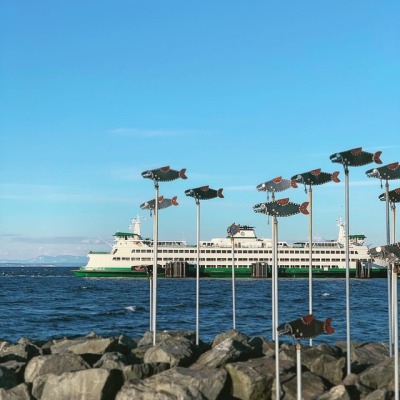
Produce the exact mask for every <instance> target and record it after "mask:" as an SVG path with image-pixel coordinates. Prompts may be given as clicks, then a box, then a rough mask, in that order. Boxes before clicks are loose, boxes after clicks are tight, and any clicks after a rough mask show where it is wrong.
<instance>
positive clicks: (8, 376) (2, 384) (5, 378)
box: [0, 364, 19, 389]
mask: <svg viewBox="0 0 400 400" xmlns="http://www.w3.org/2000/svg"><path fill="white" fill-rule="evenodd" d="M18 383H19V382H18V377H17V375H16V373H15V372H14V371H13V370H12V369H9V368H6V367H5V366H3V365H1V364H0V388H3V389H11V388H13V387H14V386H17V385H18Z"/></svg>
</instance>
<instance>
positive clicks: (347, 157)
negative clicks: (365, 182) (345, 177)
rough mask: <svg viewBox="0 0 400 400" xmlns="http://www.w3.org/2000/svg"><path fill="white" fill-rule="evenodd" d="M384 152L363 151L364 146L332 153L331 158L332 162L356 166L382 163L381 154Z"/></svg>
mask: <svg viewBox="0 0 400 400" xmlns="http://www.w3.org/2000/svg"><path fill="white" fill-rule="evenodd" d="M381 154H382V152H381V151H377V152H375V153H368V152H367V151H363V150H362V147H357V148H355V149H351V150H347V151H342V152H340V153H335V154H332V155H331V156H330V157H329V158H330V160H331V161H332V162H337V163H340V164H343V165H352V166H354V167H360V166H362V165H367V164H369V163H371V162H375V163H376V164H382V161H381V159H380V158H379V157H380V156H381Z"/></svg>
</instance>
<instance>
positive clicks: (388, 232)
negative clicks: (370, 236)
mask: <svg viewBox="0 0 400 400" xmlns="http://www.w3.org/2000/svg"><path fill="white" fill-rule="evenodd" d="M385 201H386V244H387V245H390V222H389V220H390V218H389V181H388V180H386V184H385ZM391 279H392V272H391V264H390V262H388V263H387V285H388V317H389V356H390V357H392V355H393V303H392V300H393V299H392V297H393V296H392V286H393V285H392V283H391Z"/></svg>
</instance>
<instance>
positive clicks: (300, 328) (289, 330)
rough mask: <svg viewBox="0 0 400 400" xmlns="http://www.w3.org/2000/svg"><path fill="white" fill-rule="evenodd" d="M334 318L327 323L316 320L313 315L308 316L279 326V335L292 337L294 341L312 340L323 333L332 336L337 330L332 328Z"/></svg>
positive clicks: (326, 321) (328, 319)
mask: <svg viewBox="0 0 400 400" xmlns="http://www.w3.org/2000/svg"><path fill="white" fill-rule="evenodd" d="M331 322H332V318H327V319H326V320H325V321H318V320H317V319H314V317H313V315H312V314H309V315H306V316H304V317H301V318H299V319H296V320H294V321H291V322H287V323H285V324H281V325H279V326H278V333H279V335H287V336H291V337H292V338H293V339H311V338H314V337H316V336H318V335H320V334H322V333H324V334H331V333H333V332H335V330H334V329H333V328H332V327H331Z"/></svg>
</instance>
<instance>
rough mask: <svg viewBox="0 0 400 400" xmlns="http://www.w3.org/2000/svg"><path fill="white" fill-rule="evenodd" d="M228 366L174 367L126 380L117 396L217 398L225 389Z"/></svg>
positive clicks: (124, 399) (120, 398)
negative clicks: (146, 376)
mask: <svg viewBox="0 0 400 400" xmlns="http://www.w3.org/2000/svg"><path fill="white" fill-rule="evenodd" d="M226 378H227V372H226V371H225V370H218V371H216V370H202V371H195V370H192V369H189V368H183V367H175V368H172V369H170V370H168V371H165V372H161V373H160V374H157V375H153V376H152V377H151V378H148V379H145V380H143V381H140V382H129V383H126V384H125V385H124V386H123V387H122V389H121V390H120V391H119V392H118V394H117V396H116V400H132V399H135V400H167V399H185V400H216V399H217V398H227V397H219V396H221V393H222V391H223V389H224V386H225V382H226Z"/></svg>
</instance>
